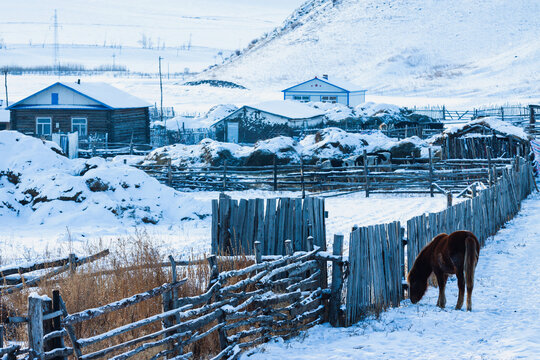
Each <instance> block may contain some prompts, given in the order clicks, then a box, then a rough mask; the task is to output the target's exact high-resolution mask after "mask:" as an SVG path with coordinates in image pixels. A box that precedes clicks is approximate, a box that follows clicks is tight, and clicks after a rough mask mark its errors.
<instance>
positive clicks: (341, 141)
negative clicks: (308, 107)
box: [142, 127, 428, 167]
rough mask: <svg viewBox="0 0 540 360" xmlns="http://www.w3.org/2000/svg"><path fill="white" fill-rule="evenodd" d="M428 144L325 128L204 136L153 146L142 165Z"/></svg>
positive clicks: (293, 157)
mask: <svg viewBox="0 0 540 360" xmlns="http://www.w3.org/2000/svg"><path fill="white" fill-rule="evenodd" d="M427 146H428V144H427V143H426V142H425V141H424V140H421V139H420V138H418V137H416V136H413V137H410V138H407V139H403V140H401V141H397V140H396V139H394V138H390V137H388V136H386V135H384V134H383V133H382V132H381V131H378V130H373V131H371V132H370V133H363V134H357V133H350V132H346V131H344V130H342V129H339V128H334V127H330V128H326V129H323V130H320V131H318V132H317V133H315V134H312V135H308V136H306V137H305V138H304V139H303V140H301V141H299V142H297V141H295V140H294V139H293V138H290V137H287V136H278V137H275V138H272V139H268V140H261V141H258V142H257V143H255V145H253V146H241V145H238V144H232V143H223V142H219V141H214V140H210V139H204V140H203V141H201V142H200V143H199V144H197V145H183V144H175V145H170V146H165V147H161V148H158V149H155V150H154V151H152V152H151V153H150V154H148V155H147V156H146V158H145V159H144V161H143V162H142V165H153V164H166V163H168V161H169V159H170V160H171V164H172V165H175V166H183V167H187V166H209V165H211V166H220V165H223V163H224V160H227V164H229V165H249V166H263V165H271V164H272V163H273V159H274V155H275V156H276V159H277V162H278V163H279V164H289V163H292V164H295V163H296V164H298V163H300V161H301V159H302V160H303V161H304V162H306V163H310V164H314V163H317V162H320V161H323V160H327V159H342V158H346V157H349V156H352V155H360V154H362V153H363V151H364V150H366V151H367V152H368V153H370V152H375V151H380V150H384V151H390V152H391V153H392V156H394V157H400V158H401V157H405V156H410V154H411V152H415V156H417V157H419V156H420V152H421V149H422V148H426V147H427Z"/></svg>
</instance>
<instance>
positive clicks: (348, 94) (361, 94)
mask: <svg viewBox="0 0 540 360" xmlns="http://www.w3.org/2000/svg"><path fill="white" fill-rule="evenodd" d="M282 92H283V100H295V101H299V102H310V101H312V102H318V101H320V102H324V103H339V104H343V105H347V106H350V107H355V106H357V105H359V104H362V103H365V102H366V90H364V89H361V88H360V87H359V86H358V85H355V84H352V83H350V82H348V81H346V80H342V79H337V78H333V77H332V78H328V75H323V76H322V78H318V77H317V76H315V77H314V78H313V79H311V80H308V81H304V82H303V83H300V84H297V85H294V86H291V87H290V88H287V89H285V90H282Z"/></svg>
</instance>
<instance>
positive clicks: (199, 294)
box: [2, 159, 533, 359]
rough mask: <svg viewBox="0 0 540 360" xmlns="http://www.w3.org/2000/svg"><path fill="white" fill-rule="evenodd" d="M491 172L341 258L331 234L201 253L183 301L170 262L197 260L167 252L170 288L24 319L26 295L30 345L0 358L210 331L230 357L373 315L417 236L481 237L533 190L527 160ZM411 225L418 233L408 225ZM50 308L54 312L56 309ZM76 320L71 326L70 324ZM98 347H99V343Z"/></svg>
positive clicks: (397, 283)
mask: <svg viewBox="0 0 540 360" xmlns="http://www.w3.org/2000/svg"><path fill="white" fill-rule="evenodd" d="M491 170H492V169H491ZM498 173H499V174H500V176H494V177H491V176H490V182H491V183H492V186H490V187H489V188H488V189H486V190H482V191H480V190H478V189H477V188H476V187H474V186H472V187H470V188H469V189H468V191H466V193H468V194H470V196H472V197H473V198H472V199H471V200H467V201H465V202H462V203H460V204H457V205H454V206H452V207H449V209H448V210H445V211H444V212H442V213H438V214H432V215H430V216H429V217H426V216H421V217H419V218H418V219H420V220H416V219H412V220H410V221H409V224H408V226H407V228H408V230H407V231H408V234H407V237H403V230H402V228H401V226H400V224H399V223H396V222H394V223H391V224H385V225H376V226H373V227H368V228H360V229H356V230H354V231H353V232H352V233H351V235H350V236H351V244H350V246H349V256H348V259H347V258H346V257H343V256H342V254H341V252H342V246H343V238H342V237H341V238H340V237H339V236H338V237H336V238H335V240H334V247H333V250H334V254H329V253H327V252H323V251H321V249H320V248H319V247H316V248H315V247H314V246H313V243H315V241H314V239H313V238H311V237H308V239H307V251H296V252H295V251H294V250H295V249H294V247H293V246H294V245H293V244H294V243H293V241H291V240H289V239H287V240H288V241H284V248H285V254H283V255H278V256H275V255H273V256H268V255H267V256H263V252H262V243H260V242H258V241H257V242H255V241H254V242H253V246H254V249H255V256H248V257H245V256H243V260H242V255H240V257H238V256H236V257H217V258H216V257H211V258H209V262H208V264H209V265H210V266H209V267H207V269H209V270H206V271H209V272H207V274H208V278H206V279H207V280H205V281H204V282H203V283H202V284H199V287H198V289H199V290H197V291H196V292H195V294H193V295H191V296H188V297H185V296H182V297H180V296H178V295H176V292H175V291H176V289H181V288H182V287H183V286H184V284H185V282H184V280H179V278H180V277H179V276H177V274H178V272H177V271H178V270H177V266H188V267H190V266H194V265H196V264H201V262H200V261H188V262H184V261H177V260H175V259H173V258H171V259H170V264H169V266H171V272H170V273H169V276H170V279H171V280H170V283H169V284H165V285H163V286H160V287H158V288H154V289H153V290H150V291H147V292H145V293H140V294H138V295H134V296H130V297H129V298H125V299H123V300H119V301H115V302H113V303H110V304H108V305H104V306H101V307H99V308H96V309H79V310H78V312H77V313H68V312H67V311H66V310H65V309H64V308H63V305H62V301H61V300H60V299H61V298H60V297H59V295H61V294H59V293H56V295H54V296H53V303H52V305H51V306H52V309H53V310H52V311H50V310H45V311H43V312H41V313H40V312H39V311H38V312H37V313H36V316H37V317H36V316H34V315H30V314H32V313H34V312H35V311H30V309H43V308H44V306H45V305H36V303H39V302H44V303H46V302H47V301H48V300H47V298H43V297H36V296H31V297H30V299H29V306H30V307H29V313H28V317H26V318H24V317H23V318H20V319H19V322H22V323H25V322H28V326H29V327H30V329H31V331H30V332H31V333H32V334H34V335H32V337H31V338H30V341H31V346H30V349H24V348H21V347H17V346H10V347H8V348H5V349H2V351H3V353H5V354H8V353H9V354H15V353H20V354H24V353H25V352H26V351H28V352H29V353H31V354H34V352H36V353H42V354H43V358H54V357H56V356H63V355H68V354H70V353H72V352H74V354H75V355H76V357H77V358H82V359H90V358H99V357H104V356H107V357H110V354H117V355H115V357H114V358H116V359H124V358H129V357H132V356H136V354H146V352H147V351H150V349H156V350H157V353H155V357H154V358H156V359H157V358H158V357H166V356H169V357H173V358H177V359H180V358H191V357H196V358H198V357H199V356H200V352H198V351H200V350H197V349H198V348H197V346H196V343H197V342H198V341H200V340H201V341H202V339H203V338H207V337H211V336H216V338H215V339H216V340H215V341H214V342H213V343H214V345H217V344H219V347H218V348H215V347H214V348H213V349H214V350H212V351H213V354H214V355H215V357H214V358H216V359H219V358H236V357H237V356H238V354H239V349H245V348H248V347H250V346H253V345H255V344H257V343H260V342H264V341H267V340H268V339H270V338H272V337H275V336H289V335H293V334H295V333H296V332H297V331H299V330H301V329H304V328H306V327H310V326H312V325H313V324H316V323H319V322H320V321H325V320H326V319H330V321H331V322H332V323H333V324H335V325H337V324H351V323H354V322H356V321H358V320H359V319H361V318H362V317H363V316H365V315H366V314H369V313H371V312H372V311H376V312H377V311H380V310H381V309H384V308H386V307H388V306H393V305H397V304H398V303H399V300H400V299H401V298H402V297H403V294H404V293H403V288H402V283H401V280H402V279H403V275H404V270H405V268H406V258H405V253H407V257H408V259H409V261H410V259H412V258H414V256H415V251H417V249H419V248H421V246H422V245H421V244H422V241H427V240H426V239H428V238H429V236H431V234H434V233H437V232H439V231H451V230H452V229H456V228H463V227H465V228H469V229H471V230H473V231H474V232H475V233H477V234H479V238H480V239H482V241H483V240H485V238H486V237H487V236H488V235H490V234H493V233H494V232H496V231H497V229H498V228H499V227H500V226H502V224H504V222H505V221H507V220H508V219H510V218H511V217H512V216H513V215H514V214H515V213H516V212H517V211H518V209H519V204H520V201H521V200H522V199H523V198H524V197H526V196H527V194H528V193H529V192H530V191H531V189H532V187H533V180H532V177H531V168H530V165H529V164H528V163H527V162H525V161H523V160H522V159H520V160H519V161H514V162H513V163H512V164H511V165H509V166H505V167H504V168H501V169H500V171H499V172H498ZM464 193H465V192H464ZM255 203H257V202H255ZM495 204H497V205H495ZM449 205H450V204H449ZM426 219H427V220H426ZM414 224H417V225H414ZM415 226H416V228H417V229H418V230H413V228H414V227H415ZM404 243H406V244H407V247H406V248H405V249H407V252H405V251H404V250H405V249H404V248H403V247H402V245H403V244H404ZM312 249H313V250H312ZM235 259H236V260H235ZM231 261H233V262H234V261H241V263H238V265H236V266H235V265H233V269H232V270H228V269H231V268H230V267H229V268H227V265H226V264H227V263H229V264H230V262H231ZM253 262H255V263H253ZM328 262H332V263H333V264H334V266H332V284H331V286H330V287H328V285H327V284H326V281H327V280H328V278H327V277H326V276H323V274H324V273H325V272H326V271H328V266H327V264H328ZM203 264H204V261H203ZM250 264H253V265H250ZM161 266H163V265H159V267H161ZM223 266H225V267H223ZM68 267H69V265H68ZM64 268H65V266H64ZM234 268H235V269H234ZM345 268H348V269H349V272H348V274H349V275H348V279H347V286H346V288H347V292H346V294H345V295H343V294H342V293H341V287H342V286H343V283H342V281H341V280H342V279H343V274H347V272H346V271H344V270H345ZM99 276H102V275H99ZM234 278H236V280H233V279H234ZM188 279H189V277H188ZM186 281H187V280H186ZM229 281H230V282H229ZM252 286H253V287H252ZM156 296H162V299H163V300H162V304H163V308H162V309H154V313H153V314H151V315H150V316H147V317H144V318H138V319H131V320H128V319H126V320H127V321H128V323H124V324H123V325H121V326H117V327H115V328H112V329H111V328H108V329H107V328H105V329H103V331H101V330H100V332H99V333H96V332H95V331H94V332H90V334H89V335H88V329H87V330H86V331H85V332H84V333H85V334H87V335H84V334H83V333H81V332H80V331H81V329H85V327H84V323H85V322H86V321H91V320H92V319H94V318H99V317H101V316H103V315H105V314H107V313H111V314H112V313H114V312H116V311H118V310H120V309H125V308H127V307H130V306H132V305H135V304H138V303H140V302H142V301H146V300H148V299H151V298H155V297H156ZM54 299H57V300H56V303H57V305H54V303H55V300H54ZM343 299H346V301H345V303H344V304H345V305H346V307H345V309H346V310H345V312H343V311H341V310H340V308H341V306H340V305H339V304H341V303H342V301H343ZM32 304H33V305H32ZM58 304H59V305H58ZM284 304H285V305H284ZM327 304H328V305H327ZM66 305H68V304H66ZM58 306H59V307H60V309H59V310H55V309H57V308H58ZM45 308H46V307H45ZM39 314H41V315H39ZM327 314H328V315H327ZM58 318H59V319H61V321H60V324H61V326H62V328H60V329H53V330H54V331H52V332H51V330H50V328H48V327H47V326H48V325H46V324H47V321H49V320H53V323H54V321H55V320H54V319H58ZM36 319H37V320H36ZM133 320H134V321H133ZM152 323H155V325H153V327H152V328H150V329H149V330H148V331H143V332H141V331H140V330H137V331H135V332H134V333H133V332H132V331H134V330H136V329H143V328H144V327H145V326H147V325H149V324H152ZM57 324H58V322H57ZM75 324H79V325H77V326H75V327H74V328H70V327H71V326H74V325H75ZM160 324H161V326H162V327H161V328H160V326H159V325H160ZM201 326H203V327H202V328H201ZM78 329H79V330H78ZM197 329H198V331H197ZM194 331H195V332H194ZM40 334H41V335H40ZM81 334H83V335H82V336H81ZM128 334H132V335H129V336H128ZM212 334H214V335H212ZM117 336H120V337H119V339H121V340H115V341H113V342H112V343H111V342H110V340H107V339H112V338H114V337H117ZM126 336H127V337H126ZM58 337H61V338H66V339H70V340H69V341H70V342H71V344H72V346H71V347H66V346H65V345H64V346H62V345H59V346H60V347H58V346H57V347H55V348H52V349H51V348H45V347H43V348H41V346H43V344H49V341H52V340H53V339H57V338H58ZM36 341H37V343H36ZM100 343H102V345H100V346H98V344H100ZM57 345H58V344H57ZM86 348H88V349H86ZM156 350H152V351H156ZM89 351H90V352H89ZM212 351H211V352H212ZM120 352H123V355H120ZM197 354H199V355H197Z"/></svg>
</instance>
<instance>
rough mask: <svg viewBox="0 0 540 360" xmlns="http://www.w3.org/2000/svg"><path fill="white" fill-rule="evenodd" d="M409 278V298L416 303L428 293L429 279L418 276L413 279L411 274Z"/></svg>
mask: <svg viewBox="0 0 540 360" xmlns="http://www.w3.org/2000/svg"><path fill="white" fill-rule="evenodd" d="M407 280H408V282H409V299H411V302H412V303H413V304H416V303H417V302H419V301H420V299H422V297H423V296H424V294H425V293H426V290H427V286H428V284H427V280H425V279H417V278H413V279H411V275H410V274H409V277H408V279H407Z"/></svg>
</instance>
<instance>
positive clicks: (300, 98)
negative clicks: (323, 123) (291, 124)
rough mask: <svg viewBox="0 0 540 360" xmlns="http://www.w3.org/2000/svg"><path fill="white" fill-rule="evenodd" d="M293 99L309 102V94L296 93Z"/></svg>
mask: <svg viewBox="0 0 540 360" xmlns="http://www.w3.org/2000/svg"><path fill="white" fill-rule="evenodd" d="M293 100H296V101H300V102H303V103H306V102H309V96H300V95H294V96H293Z"/></svg>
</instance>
